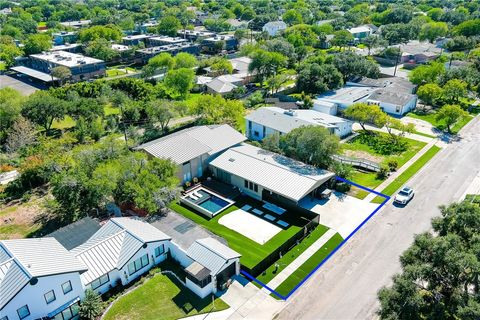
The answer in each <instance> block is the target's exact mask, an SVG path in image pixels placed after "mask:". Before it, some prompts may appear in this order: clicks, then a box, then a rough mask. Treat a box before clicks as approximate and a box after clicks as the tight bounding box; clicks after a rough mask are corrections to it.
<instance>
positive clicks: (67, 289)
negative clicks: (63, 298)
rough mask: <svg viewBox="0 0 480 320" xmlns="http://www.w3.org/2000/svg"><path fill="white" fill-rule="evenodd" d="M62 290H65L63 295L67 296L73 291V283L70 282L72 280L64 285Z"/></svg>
mask: <svg viewBox="0 0 480 320" xmlns="http://www.w3.org/2000/svg"><path fill="white" fill-rule="evenodd" d="M62 290H63V294H67V293H69V292H70V291H72V290H73V288H72V283H71V282H70V280H69V281H67V282H65V283H64V284H62Z"/></svg>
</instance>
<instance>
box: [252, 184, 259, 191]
mask: <svg viewBox="0 0 480 320" xmlns="http://www.w3.org/2000/svg"><path fill="white" fill-rule="evenodd" d="M253 191H255V192H258V184H256V183H255V184H254V185H253Z"/></svg>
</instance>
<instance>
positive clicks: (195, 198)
mask: <svg viewBox="0 0 480 320" xmlns="http://www.w3.org/2000/svg"><path fill="white" fill-rule="evenodd" d="M188 197H189V198H190V199H192V200H195V201H197V200H198V199H199V198H198V197H197V196H196V195H194V194H193V193H190V194H189V195H188Z"/></svg>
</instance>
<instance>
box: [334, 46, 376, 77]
mask: <svg viewBox="0 0 480 320" xmlns="http://www.w3.org/2000/svg"><path fill="white" fill-rule="evenodd" d="M333 64H334V65H335V67H336V68H337V69H338V71H340V73H342V74H343V80H344V82H346V81H348V80H351V79H353V78H356V77H368V78H378V76H379V74H380V69H379V67H378V65H377V64H376V63H375V62H373V61H371V60H369V59H367V58H365V57H362V56H360V55H357V54H355V53H353V52H342V53H339V54H336V55H335V57H334V58H333Z"/></svg>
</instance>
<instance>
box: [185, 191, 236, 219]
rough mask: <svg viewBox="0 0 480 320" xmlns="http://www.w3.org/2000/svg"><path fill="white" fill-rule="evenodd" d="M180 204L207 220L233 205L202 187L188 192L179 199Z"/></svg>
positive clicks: (231, 202) (228, 200)
mask: <svg viewBox="0 0 480 320" xmlns="http://www.w3.org/2000/svg"><path fill="white" fill-rule="evenodd" d="M180 202H181V203H182V204H185V205H186V206H188V207H190V208H192V209H194V210H196V211H198V212H200V213H202V214H204V215H206V216H207V217H209V218H213V217H214V216H215V215H216V214H218V213H220V212H222V211H223V210H225V209H226V208H228V207H229V206H231V205H232V204H233V203H234V202H233V201H232V200H230V199H227V198H225V197H222V196H221V195H219V194H216V193H214V192H213V191H211V190H207V189H205V188H203V187H199V188H196V189H194V190H191V191H189V192H188V193H187V194H186V195H185V196H183V197H182V198H181V199H180Z"/></svg>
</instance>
